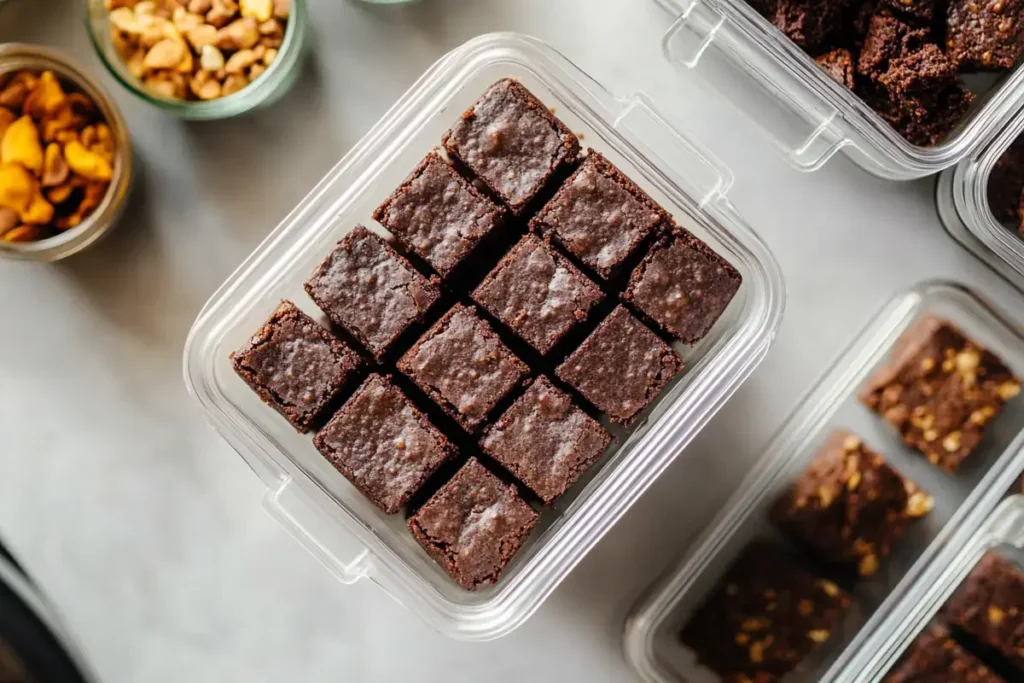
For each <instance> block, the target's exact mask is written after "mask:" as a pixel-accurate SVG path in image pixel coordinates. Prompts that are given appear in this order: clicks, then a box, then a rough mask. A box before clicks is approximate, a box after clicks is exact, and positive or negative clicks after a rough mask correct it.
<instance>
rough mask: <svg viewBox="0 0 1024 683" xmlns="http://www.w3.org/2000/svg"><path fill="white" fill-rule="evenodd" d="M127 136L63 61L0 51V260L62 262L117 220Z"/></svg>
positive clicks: (108, 103) (88, 82)
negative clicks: (62, 259)
mask: <svg viewBox="0 0 1024 683" xmlns="http://www.w3.org/2000/svg"><path fill="white" fill-rule="evenodd" d="M131 167H132V152H131V142H130V140H129V137H128V129H127V127H126V125H125V123H124V119H123V118H122V117H121V113H120V111H119V110H118V109H117V106H116V105H115V104H114V102H113V101H112V100H111V99H110V98H109V96H108V95H107V94H106V92H105V91H104V90H103V89H102V88H101V87H100V86H99V85H98V84H97V83H96V82H95V81H93V80H92V79H91V78H90V77H89V76H87V75H86V74H85V73H83V72H82V71H80V70H79V69H78V68H77V67H76V66H74V64H73V63H72V62H71V61H70V60H69V59H68V58H67V57H65V56H64V55H62V54H60V53H58V52H55V51H52V50H48V49H44V48H41V47H37V46H34V45H22V44H17V43H7V44H3V45H0V257H9V258H20V259H28V260H36V261H55V260H57V259H61V258H64V257H65V256H69V255H71V254H73V253H75V252H77V251H80V250H82V249H84V248H85V247H87V246H89V245H90V244H92V243H93V242H94V241H96V240H97V239H98V238H99V237H100V236H102V235H103V234H105V233H106V232H107V231H108V230H109V229H110V228H111V227H113V225H114V224H115V223H116V221H117V219H118V217H119V216H120V214H121V211H122V209H123V207H124V204H125V200H126V199H127V195H128V190H129V186H130V183H131Z"/></svg>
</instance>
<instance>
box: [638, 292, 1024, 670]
mask: <svg viewBox="0 0 1024 683" xmlns="http://www.w3.org/2000/svg"><path fill="white" fill-rule="evenodd" d="M924 316H938V317H941V318H944V319H947V320H950V321H952V322H953V323H955V324H956V325H958V326H960V327H961V328H962V329H963V330H964V332H965V333H966V334H967V335H968V336H969V337H970V338H972V339H974V340H976V341H977V342H979V343H981V344H983V345H985V346H987V347H988V348H989V349H991V350H992V351H994V352H995V353H996V354H998V355H999V356H1000V357H1001V358H1002V359H1003V360H1004V361H1005V362H1006V363H1007V364H1008V365H1009V366H1010V367H1011V368H1012V370H1013V371H1014V372H1015V374H1017V375H1018V376H1020V375H1021V373H1024V337H1022V336H1021V335H1020V333H1019V332H1018V331H1017V330H1016V329H1015V327H1014V326H1013V325H1012V324H1011V323H1009V322H1008V321H1006V320H1004V319H1003V318H1002V317H1001V316H1000V315H999V314H998V313H996V312H994V311H993V310H991V309H990V308H989V307H988V306H986V305H985V304H984V303H983V302H982V301H980V300H979V299H978V298H976V297H975V296H974V295H973V294H972V293H971V292H969V291H967V290H966V289H964V288H962V287H959V286H957V285H953V284H949V283H938V282H936V283H925V284H922V285H920V286H918V287H916V288H914V289H913V290H911V291H909V292H907V293H905V294H902V295H900V296H899V297H897V298H896V299H894V300H893V301H891V302H890V303H889V304H888V305H887V306H886V307H885V308H884V309H883V310H882V312H881V313H880V314H879V315H878V316H877V317H876V318H875V319H874V320H873V321H872V323H871V324H870V325H869V326H868V328H867V329H866V330H864V331H863V332H862V333H861V334H860V335H859V337H858V338H857V339H856V340H855V341H854V342H853V344H852V345H851V346H850V347H849V348H848V349H847V350H846V351H845V352H844V353H843V354H842V355H841V356H840V358H839V359H838V360H837V361H836V362H835V363H834V365H833V366H832V369H831V370H829V371H828V372H827V374H826V375H825V376H824V377H823V378H822V379H821V380H820V381H819V382H818V383H817V384H816V385H815V386H814V388H813V389H812V390H811V392H810V393H809V394H807V395H806V396H805V398H804V399H803V400H802V401H801V402H800V405H799V406H798V407H797V409H796V410H795V412H794V413H793V414H792V416H791V417H790V418H789V419H788V420H787V422H786V424H785V425H784V426H783V427H782V428H781V429H780V431H779V433H778V434H777V435H776V436H775V437H774V439H773V440H772V442H771V444H770V445H769V446H768V448H767V449H766V451H765V453H764V454H763V455H762V456H761V458H760V460H759V462H758V464H757V466H756V467H755V469H754V470H753V471H752V472H751V474H750V475H749V476H748V478H747V479H746V480H745V481H744V483H743V484H742V486H741V487H740V489H739V490H738V491H737V493H736V494H735V495H734V496H733V498H732V499H731V500H730V501H729V502H728V503H727V505H726V507H725V508H724V509H723V511H722V512H721V513H720V514H719V515H718V517H717V518H716V519H715V520H714V521H713V522H712V524H711V525H710V526H709V527H708V529H707V531H706V532H705V533H704V534H703V535H702V536H701V537H700V538H699V539H698V540H697V541H696V542H695V543H694V544H693V545H692V546H691V547H690V550H688V551H687V553H686V555H685V556H684V558H683V560H682V562H681V564H680V565H679V566H678V567H677V568H676V569H675V570H674V571H673V573H672V574H671V575H669V576H667V577H666V578H665V579H664V580H663V581H662V582H661V583H660V584H659V585H658V586H657V587H656V588H654V589H653V590H652V592H651V593H650V594H649V595H648V597H646V598H645V599H644V600H642V601H641V603H640V605H639V606H638V607H637V608H636V609H635V610H634V613H633V615H632V616H631V617H630V619H629V621H628V624H627V633H626V654H627V657H628V659H629V660H630V662H631V664H632V665H633V667H634V668H635V669H636V671H637V672H638V673H639V674H640V676H641V678H642V679H643V680H646V681H688V682H692V683H705V682H714V681H717V680H718V677H717V676H715V675H713V674H712V673H711V672H710V671H709V670H707V669H704V668H702V667H699V666H698V665H697V663H696V658H695V656H694V654H693V653H692V652H691V651H690V650H689V649H688V648H686V647H685V646H684V645H683V644H682V643H681V642H680V640H679V632H680V630H681V629H682V627H683V625H684V624H685V623H686V622H687V620H688V619H689V617H690V616H691V615H692V614H693V612H694V610H695V609H696V608H697V607H699V606H700V605H701V604H702V603H703V602H704V600H705V599H706V598H707V597H708V595H709V594H710V591H712V590H713V589H714V588H715V587H716V586H717V585H718V582H719V581H720V579H721V577H722V575H723V574H724V573H725V571H726V570H727V569H728V567H729V566H731V564H732V563H733V561H734V560H735V559H736V558H737V557H738V555H739V553H740V551H741V550H742V549H743V548H744V547H746V546H747V544H748V543H750V541H751V540H753V539H754V538H755V537H771V538H776V539H778V540H783V539H782V538H781V535H780V534H779V533H778V532H777V531H776V530H775V529H774V527H772V526H771V525H770V524H769V523H768V521H767V520H768V513H769V510H770V509H771V507H772V505H773V504H774V503H775V501H776V500H777V499H778V498H779V496H780V495H782V493H783V492H785V491H786V490H787V489H788V487H789V486H790V485H791V484H792V482H793V481H794V480H795V479H796V477H797V476H798V475H799V474H800V473H801V472H802V471H803V470H804V468H805V467H806V466H807V465H808V464H809V462H810V460H811V459H812V458H813V456H814V455H815V454H816V452H817V449H818V448H819V447H820V445H821V444H822V443H823V442H824V441H825V439H826V438H827V437H828V436H829V435H830V434H831V433H832V432H833V431H835V430H836V429H840V428H844V429H849V430H851V431H852V432H854V433H855V434H857V435H859V436H860V437H861V438H863V439H864V441H865V443H866V444H867V445H868V446H869V447H871V448H873V449H874V450H876V451H877V452H879V453H881V454H882V455H883V456H884V457H885V458H886V459H887V461H888V462H889V463H890V464H891V465H892V466H893V467H895V468H896V469H897V470H898V471H900V472H901V473H903V474H904V475H906V476H907V477H908V478H910V479H911V480H913V481H915V482H917V483H918V484H920V485H921V487H922V488H923V489H925V490H926V491H928V492H929V493H931V494H932V496H933V497H934V499H935V508H934V509H933V510H932V512H931V513H930V514H928V515H927V516H925V517H924V518H923V519H920V520H916V521H915V522H913V523H912V524H911V525H910V527H909V528H908V530H907V533H906V535H905V536H904V537H903V538H902V539H900V541H899V542H898V543H896V544H895V547H894V548H893V551H892V553H891V554H890V555H889V556H888V557H887V558H886V559H884V560H883V561H882V565H881V568H880V569H879V571H878V573H877V574H876V575H875V576H873V577H871V578H870V579H862V580H861V581H859V582H858V583H857V584H856V586H855V588H854V589H853V590H852V594H853V597H854V601H855V605H854V607H853V608H852V609H851V610H850V612H849V614H848V618H847V619H845V621H844V622H843V623H842V624H841V626H842V627H841V628H840V629H839V632H838V633H834V634H833V635H832V637H831V638H829V640H828V641H827V642H826V643H825V644H823V645H822V646H821V647H820V648H819V649H818V651H817V653H816V655H815V657H816V659H814V660H809V661H807V662H805V663H804V664H805V665H804V667H803V669H802V673H801V674H799V675H796V674H794V675H792V676H790V677H787V678H786V679H785V681H786V683H804V682H807V683H811V682H817V681H822V682H826V681H827V682H829V683H834V682H835V681H846V680H849V681H851V683H852V682H853V681H856V682H857V683H860V682H861V680H862V679H859V678H856V676H854V677H853V678H848V675H849V674H848V673H847V672H851V671H852V672H856V671H858V670H859V669H857V668H856V663H855V659H854V658H855V656H856V655H857V653H858V652H860V651H861V649H862V646H863V644H864V641H865V639H867V638H868V637H870V636H871V635H872V634H874V633H876V632H878V630H879V629H880V628H881V627H882V625H883V624H884V623H886V620H887V619H889V618H890V617H892V616H893V615H894V614H898V613H899V611H900V610H902V609H905V608H906V605H905V604H904V603H903V602H902V599H903V598H904V597H905V595H906V593H907V588H908V585H910V584H912V583H913V582H914V581H915V579H916V577H917V576H918V575H919V574H920V573H921V571H922V568H923V567H926V566H927V565H928V563H929V561H930V560H932V559H934V557H935V556H936V554H937V553H938V552H940V551H941V550H942V549H943V548H944V547H946V546H947V545H948V544H949V542H950V540H951V539H953V538H954V537H955V536H956V534H957V533H958V532H960V531H963V530H964V529H967V530H968V531H969V530H971V529H973V530H976V529H977V528H978V525H979V524H980V519H979V515H982V516H983V515H984V514H987V512H986V511H991V510H992V508H993V507H994V506H995V504H996V503H997V502H998V501H999V500H1000V499H1001V498H1002V497H1003V495H1005V492H1006V491H1007V489H1008V488H1009V486H1010V484H1011V482H1012V481H1013V479H1014V477H1015V476H1016V475H1017V473H1019V472H1020V471H1021V469H1022V464H1024V460H1022V458H1024V453H1022V452H1021V447H1022V445H1024V433H1022V428H1024V400H1018V401H1011V402H1010V403H1008V404H1007V406H1006V407H1005V409H1004V410H1003V412H1002V413H1001V414H1000V415H999V416H998V417H997V418H996V419H995V420H994V421H993V423H992V424H991V425H990V427H989V431H988V432H987V433H986V435H985V438H984V440H983V441H982V443H981V445H980V447H979V448H978V450H977V451H976V452H975V453H974V454H972V455H971V457H970V458H969V459H968V460H967V461H966V462H965V463H964V465H963V466H962V467H961V468H960V470H959V471H958V472H957V473H956V474H948V473H946V472H944V471H942V470H940V469H938V468H937V467H934V466H933V465H931V464H930V463H929V462H928V461H927V460H926V459H925V458H924V457H922V456H921V455H919V454H917V453H916V452H913V451H911V450H910V449H909V448H908V447H906V446H905V445H904V444H903V442H902V441H901V440H900V439H899V436H898V435H897V433H896V432H895V430H893V429H891V428H890V427H889V426H888V424H887V423H885V422H883V421H882V420H881V419H880V418H879V417H877V416H876V415H875V414H874V413H873V412H871V411H870V410H868V409H867V408H866V407H864V406H863V405H861V403H860V402H859V400H858V399H857V392H858V390H859V388H860V387H861V386H862V385H863V384H864V382H865V381H866V380H867V379H868V378H869V376H870V375H871V374H872V373H873V372H874V371H875V370H876V369H877V368H878V367H879V366H880V365H881V364H882V363H883V362H885V361H886V359H887V358H888V357H889V355H890V353H891V351H892V349H893V345H894V343H895V342H896V340H897V339H898V338H899V336H900V334H901V333H903V332H904V331H905V330H906V329H907V328H908V327H909V326H910V325H912V324H913V323H914V322H915V321H917V320H919V319H921V318H922V317H924ZM972 525H973V526H972Z"/></svg>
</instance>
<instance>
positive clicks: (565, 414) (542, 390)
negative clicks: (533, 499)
mask: <svg viewBox="0 0 1024 683" xmlns="http://www.w3.org/2000/svg"><path fill="white" fill-rule="evenodd" d="M611 440H612V437H611V434H609V433H608V432H607V431H605V429H604V427H602V426H601V425H600V424H599V423H598V422H597V421H596V420H594V419H593V418H591V417H589V416H588V415H587V414H586V413H584V412H583V411H582V410H580V409H579V408H577V407H576V406H574V405H573V404H572V399H571V398H570V397H569V396H568V395H567V394H566V393H565V392H563V391H559V390H558V389H556V388H555V387H554V386H553V385H552V384H551V382H550V381H549V380H548V379H547V378H546V377H540V378H538V379H537V380H536V381H535V382H534V383H533V384H532V385H531V386H530V388H529V389H527V391H526V393H525V394H523V395H522V396H521V397H520V398H519V399H518V400H517V401H516V402H515V403H513V404H512V406H511V407H510V408H509V409H508V410H507V411H505V413H504V414H503V415H502V416H501V417H500V418H498V421H497V422H495V423H494V424H493V425H491V426H490V427H488V428H487V431H486V432H485V434H484V438H483V439H482V440H481V441H480V445H481V447H482V448H483V449H484V451H485V452H486V453H487V454H488V455H489V456H491V457H492V458H494V459H495V460H497V461H498V462H500V463H501V464H502V465H504V466H505V468H506V469H508V471H509V472H511V473H512V474H514V475H515V476H516V478H518V479H519V480H520V481H521V482H523V483H524V484H526V485H527V486H529V487H530V489H531V490H533V492H534V493H536V494H537V495H538V496H539V497H540V498H541V500H543V501H544V502H545V503H546V504H548V505H550V504H551V503H553V502H554V501H555V499H557V498H558V497H559V496H561V495H562V494H563V493H565V492H566V490H568V489H569V487H570V486H572V485H573V484H575V483H576V481H577V480H578V479H579V478H580V476H581V475H582V474H583V473H584V472H586V471H587V469H589V468H590V466H591V465H593V464H594V462H595V461H596V460H597V459H598V458H600V457H601V455H602V454H603V453H604V450H605V449H606V448H607V447H608V444H610V443H611Z"/></svg>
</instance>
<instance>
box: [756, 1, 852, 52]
mask: <svg viewBox="0 0 1024 683" xmlns="http://www.w3.org/2000/svg"><path fill="white" fill-rule="evenodd" d="M850 4H851V3H850V0H776V3H775V12H774V14H773V15H772V16H771V22H772V23H773V24H775V26H776V27H777V28H778V29H779V30H780V31H782V32H783V33H785V34H786V35H787V36H788V37H789V39H790V40H792V41H793V42H794V43H796V44H797V45H799V46H800V47H802V48H804V49H805V50H810V51H812V52H814V51H816V50H818V49H819V48H822V47H825V46H826V45H827V44H828V43H829V42H831V41H832V39H833V38H834V37H836V36H837V35H838V34H839V33H841V32H842V21H843V19H844V18H845V16H846V14H847V12H848V9H847V8H848V7H849V6H850Z"/></svg>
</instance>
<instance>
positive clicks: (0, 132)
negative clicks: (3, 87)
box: [0, 107, 18, 140]
mask: <svg viewBox="0 0 1024 683" xmlns="http://www.w3.org/2000/svg"><path fill="white" fill-rule="evenodd" d="M17 120H18V115H17V114H15V113H14V112H13V111H11V110H10V109H8V108H7V107H0V140H3V139H4V133H6V132H7V127H8V126H10V125H11V124H12V123H14V122H15V121H17Z"/></svg>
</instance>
